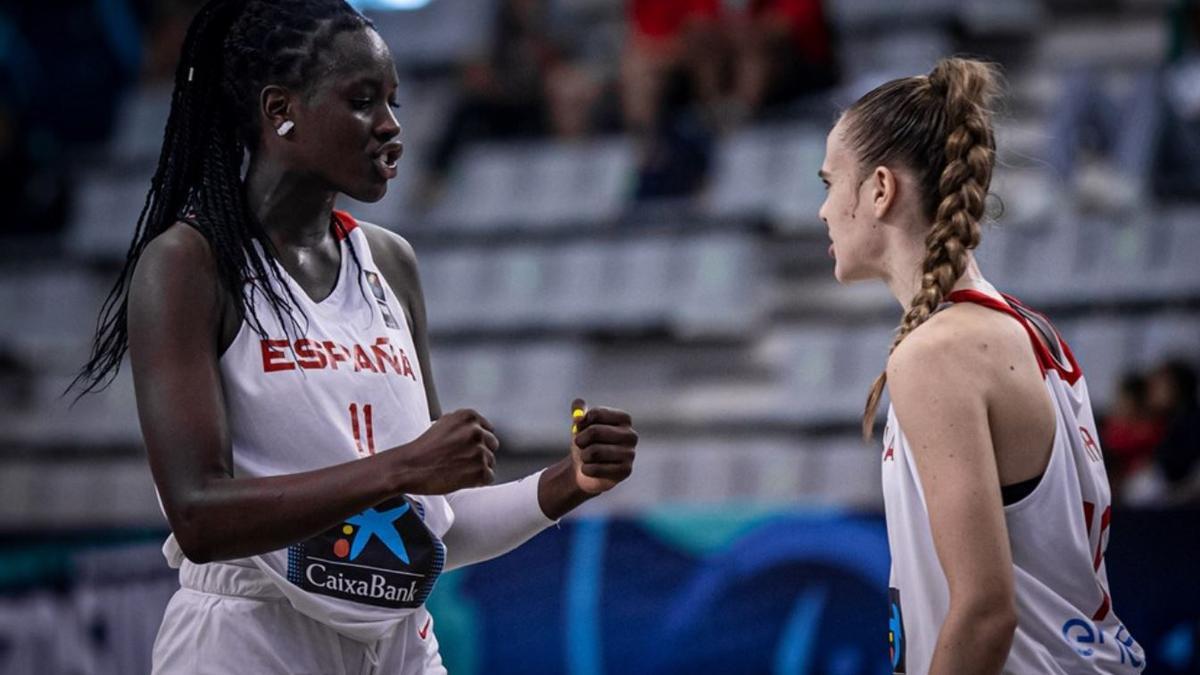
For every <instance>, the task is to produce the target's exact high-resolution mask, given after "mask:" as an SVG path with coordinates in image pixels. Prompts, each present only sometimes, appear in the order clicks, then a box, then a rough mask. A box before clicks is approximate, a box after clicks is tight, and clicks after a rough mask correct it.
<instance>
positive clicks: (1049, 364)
mask: <svg viewBox="0 0 1200 675" xmlns="http://www.w3.org/2000/svg"><path fill="white" fill-rule="evenodd" d="M1001 296H1003V298H1004V302H1002V301H1000V300H997V299H996V298H993V297H992V296H990V295H988V294H986V293H982V292H980V291H975V290H961V291H954V292H953V293H951V294H950V297H948V298H946V299H947V300H948V301H950V302H970V303H974V304H976V305H981V306H983V307H987V308H988V309H992V310H995V311H997V312H1000V313H1002V314H1007V315H1009V316H1011V317H1012V318H1014V319H1016V320H1017V321H1018V322H1020V324H1021V326H1023V327H1024V328H1025V332H1026V333H1027V334H1029V341H1030V342H1031V343H1032V344H1033V352H1034V355H1035V356H1037V360H1038V365H1039V366H1040V367H1041V369H1042V375H1043V376H1045V375H1046V373H1048V372H1050V371H1051V370H1053V371H1055V372H1057V373H1058V374H1059V376H1060V377H1061V378H1062V379H1063V381H1064V382H1066V383H1067V384H1068V385H1072V386H1074V384H1075V383H1076V382H1078V381H1079V378H1081V377H1083V371H1082V370H1081V369H1080V368H1079V363H1078V362H1077V361H1076V360H1075V355H1074V354H1073V353H1072V352H1071V348H1070V347H1069V346H1067V343H1066V341H1064V340H1063V339H1062V336H1061V335H1059V333H1058V329H1057V328H1055V327H1054V326H1053V325H1052V324H1051V323H1050V321H1049V320H1048V319H1047V318H1046V317H1045V316H1043V315H1042V314H1040V313H1038V312H1035V311H1033V310H1031V309H1029V308H1028V307H1026V306H1025V305H1023V304H1021V301H1020V300H1017V299H1016V298H1014V297H1012V296H1011V295H1006V294H1004V293H1001ZM1014 307H1016V308H1020V310H1021V311H1024V312H1028V313H1030V314H1033V315H1035V316H1037V317H1038V318H1040V319H1041V320H1042V321H1044V322H1045V324H1046V325H1047V326H1049V327H1050V330H1051V331H1052V332H1053V335H1050V336H1047V337H1051V338H1053V339H1054V341H1055V342H1056V343H1057V345H1058V348H1059V350H1060V351H1061V352H1062V355H1063V358H1065V359H1066V361H1067V362H1066V363H1065V364H1064V363H1060V362H1059V360H1058V359H1057V358H1055V357H1054V354H1053V353H1052V352H1051V351H1050V349H1049V348H1047V347H1046V345H1044V344H1042V341H1041V340H1039V339H1038V336H1037V333H1036V332H1035V331H1034V327H1033V326H1032V325H1031V324H1030V322H1029V319H1028V318H1026V317H1025V316H1024V315H1023V314H1022V313H1021V312H1019V311H1017V310H1016V309H1014Z"/></svg>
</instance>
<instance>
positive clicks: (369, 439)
mask: <svg viewBox="0 0 1200 675" xmlns="http://www.w3.org/2000/svg"><path fill="white" fill-rule="evenodd" d="M350 431H351V432H353V433H354V448H355V449H356V450H358V454H359V456H360V457H367V456H369V455H374V454H375V425H374V424H372V422H371V404H370V403H364V404H363V406H362V426H361V427H360V426H359V422H358V404H357V403H351V404H350ZM364 435H365V436H366V447H365V448H364V447H363V436H364Z"/></svg>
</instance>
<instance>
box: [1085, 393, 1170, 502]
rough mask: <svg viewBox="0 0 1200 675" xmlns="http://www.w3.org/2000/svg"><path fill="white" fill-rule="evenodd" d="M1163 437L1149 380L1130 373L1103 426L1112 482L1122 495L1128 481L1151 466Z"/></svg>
mask: <svg viewBox="0 0 1200 675" xmlns="http://www.w3.org/2000/svg"><path fill="white" fill-rule="evenodd" d="M1162 438H1163V422H1162V420H1161V419H1160V418H1159V417H1157V416H1156V415H1155V414H1154V413H1153V411H1152V410H1151V408H1150V405H1149V402H1148V401H1147V396H1146V378H1145V377H1143V376H1141V375H1139V374H1137V373H1129V374H1127V375H1125V376H1124V377H1123V378H1122V379H1121V385H1120V388H1119V390H1118V392H1117V397H1116V401H1115V403H1114V404H1113V407H1112V410H1111V411H1110V412H1109V414H1108V416H1107V417H1106V418H1105V419H1104V423H1103V424H1102V425H1101V427H1100V440H1101V442H1100V445H1101V447H1103V448H1104V452H1105V454H1106V458H1105V463H1106V465H1107V467H1108V477H1109V482H1110V483H1111V484H1112V487H1113V491H1114V493H1119V492H1120V490H1121V488H1122V486H1123V484H1124V482H1125V480H1126V479H1127V478H1128V477H1129V476H1131V475H1133V474H1135V473H1137V472H1138V471H1140V470H1142V469H1143V468H1144V467H1146V466H1148V465H1149V464H1150V462H1151V461H1153V459H1154V450H1155V448H1156V447H1158V444H1159V443H1160V442H1161V441H1162Z"/></svg>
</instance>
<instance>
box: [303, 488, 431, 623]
mask: <svg viewBox="0 0 1200 675" xmlns="http://www.w3.org/2000/svg"><path fill="white" fill-rule="evenodd" d="M423 518H424V513H423V512H422V510H421V505H420V503H419V502H415V501H410V500H408V499H407V498H404V497H399V498H396V499H392V500H389V501H387V502H384V503H382V504H380V505H378V506H376V507H375V508H370V509H366V510H365V511H363V512H362V513H360V514H358V515H356V516H352V517H350V518H347V519H346V521H345V522H344V523H342V524H341V525H338V526H337V527H335V528H333V529H330V530H328V531H326V532H324V533H323V534H320V535H318V536H316V537H313V538H312V539H309V540H308V541H304V542H301V543H299V544H295V545H293V546H291V547H289V548H288V580H289V581H291V582H292V583H293V584H296V585H297V586H299V587H301V588H303V589H304V590H306V591H309V592H312V593H317V594H319V595H327V596H331V597H335V598H342V599H344V600H351V601H354V602H361V603H365V604H368V605H375V606H377V607H388V608H392V609H411V608H415V607H420V606H421V605H422V604H423V603H424V602H425V599H426V598H428V597H429V593H430V591H432V590H433V584H434V582H435V581H437V577H438V575H439V574H441V572H442V567H443V565H444V564H445V562H446V554H445V547H444V546H443V545H442V542H441V541H440V540H439V539H438V538H437V537H435V536H434V535H433V534H432V533H431V532H430V531H429V529H428V528H426V527H425V522H424V520H423Z"/></svg>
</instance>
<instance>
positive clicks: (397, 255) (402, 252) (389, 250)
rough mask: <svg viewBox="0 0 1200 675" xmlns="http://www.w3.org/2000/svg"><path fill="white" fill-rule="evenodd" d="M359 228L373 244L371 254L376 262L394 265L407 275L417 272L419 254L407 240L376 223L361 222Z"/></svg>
mask: <svg viewBox="0 0 1200 675" xmlns="http://www.w3.org/2000/svg"><path fill="white" fill-rule="evenodd" d="M358 226H359V227H361V228H362V230H363V233H364V234H366V235H367V241H368V242H370V244H371V254H372V255H373V256H374V257H375V261H376V262H378V263H379V264H380V265H385V264H389V265H394V266H396V267H397V268H398V271H403V272H405V273H410V272H415V270H416V267H417V253H416V251H415V250H413V247H412V244H410V243H409V242H408V240H407V239H405V238H404V237H402V236H400V235H399V234H397V233H395V232H393V231H391V230H389V229H387V228H386V227H381V226H379V225H376V224H374V223H368V222H366V221H362V220H360V221H358Z"/></svg>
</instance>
